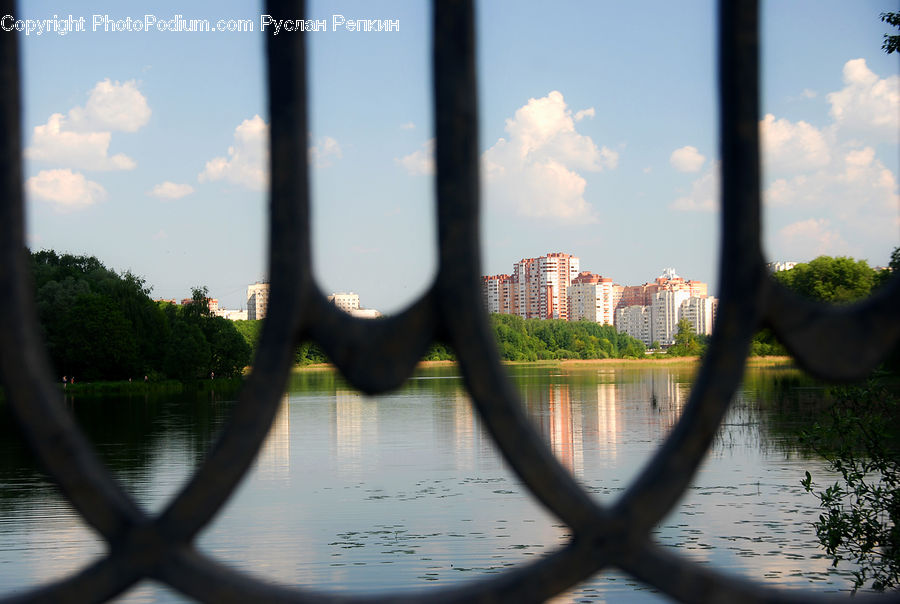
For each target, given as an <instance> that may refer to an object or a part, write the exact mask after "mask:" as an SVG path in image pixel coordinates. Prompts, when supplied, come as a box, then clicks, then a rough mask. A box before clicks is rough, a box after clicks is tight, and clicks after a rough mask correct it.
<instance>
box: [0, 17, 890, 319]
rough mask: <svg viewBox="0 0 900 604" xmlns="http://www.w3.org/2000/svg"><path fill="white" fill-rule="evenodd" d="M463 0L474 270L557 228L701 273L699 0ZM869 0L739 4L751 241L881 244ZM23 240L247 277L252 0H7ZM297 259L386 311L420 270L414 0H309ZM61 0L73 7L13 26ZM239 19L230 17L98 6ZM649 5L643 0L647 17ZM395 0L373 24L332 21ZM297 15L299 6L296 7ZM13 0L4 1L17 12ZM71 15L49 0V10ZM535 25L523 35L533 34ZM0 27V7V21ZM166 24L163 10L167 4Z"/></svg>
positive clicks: (234, 281)
mask: <svg viewBox="0 0 900 604" xmlns="http://www.w3.org/2000/svg"><path fill="white" fill-rule="evenodd" d="M476 7H477V22H476V24H477V36H478V40H477V41H478V69H479V72H478V73H479V82H478V83H479V110H480V116H479V117H480V131H479V139H480V141H479V151H480V153H481V178H482V181H481V194H482V220H481V229H482V241H483V252H482V258H483V266H482V267H481V272H482V274H486V275H487V274H498V273H500V272H505V271H507V270H509V265H510V262H514V261H516V260H518V259H520V258H533V257H536V256H538V255H540V254H544V253H545V252H546V251H547V250H571V252H572V253H575V254H577V255H578V256H579V257H580V260H581V263H582V265H583V266H585V267H591V270H594V271H599V272H602V273H603V275H604V276H608V277H611V278H612V279H614V280H615V281H617V282H619V283H640V282H643V281H646V280H647V279H652V278H653V276H655V275H656V274H658V271H659V270H660V269H661V268H663V267H665V266H675V267H678V269H679V271H681V272H682V274H686V275H690V276H691V277H692V278H695V279H699V280H702V281H704V282H707V283H709V286H710V293H715V291H716V289H717V285H718V282H717V279H718V276H717V275H716V269H717V256H718V254H717V245H718V237H719V235H718V209H717V206H718V201H717V191H718V170H719V154H718V142H717V134H716V129H717V101H716V94H717V93H716V48H715V14H716V9H715V3H714V2H712V1H711V0H709V1H699V0H698V1H697V2H692V3H678V4H674V3H666V2H651V3H649V4H647V3H641V4H633V3H631V4H626V3H617V4H615V5H609V4H608V3H597V2H574V1H572V2H566V1H562V2H559V3H554V4H553V5H548V4H547V3H543V2H535V1H524V2H523V1H516V2H513V1H512V0H495V1H492V2H479V3H477V4H476ZM895 9H896V6H894V5H892V4H890V3H886V2H880V1H873V0H862V1H860V2H855V3H846V2H839V1H837V0H822V1H816V2H813V1H812V0H798V1H797V2H779V3H776V2H770V3H765V4H764V5H763V7H762V21H761V24H762V35H763V45H762V53H763V54H762V73H763V79H762V98H761V112H760V113H761V114H760V129H761V132H762V134H763V139H764V142H763V152H764V156H763V182H762V185H763V190H764V214H763V216H764V227H765V228H764V236H763V237H764V242H763V243H764V248H765V251H766V252H767V255H768V257H769V260H773V261H776V260H777V261H795V262H802V261H809V260H811V259H812V258H814V257H816V256H818V255H821V254H828V255H832V256H835V255H848V256H853V257H855V258H858V259H865V260H867V261H868V262H869V264H870V265H872V266H875V265H886V264H887V263H888V258H889V255H890V252H891V250H892V249H893V248H894V247H895V246H897V244H898V241H900V209H898V206H900V196H898V185H897V180H898V166H900V157H898V137H900V75H898V62H897V56H896V55H894V56H887V55H885V54H884V52H883V51H882V49H881V44H882V36H883V35H884V34H885V33H887V32H889V31H890V30H891V28H890V27H889V26H887V25H886V24H884V23H882V22H881V21H880V19H879V15H880V13H881V12H883V11H888V10H895ZM19 10H20V13H21V14H16V15H12V16H11V19H9V20H6V21H4V22H3V30H0V35H14V36H17V37H18V40H19V42H20V46H21V52H22V68H23V74H24V77H23V133H22V134H23V148H24V157H25V166H24V167H25V173H24V177H25V189H26V196H27V202H28V203H27V235H28V244H29V245H30V246H31V247H32V248H34V249H43V248H47V249H55V250H57V251H59V252H68V253H74V254H88V255H93V256H97V257H98V258H100V259H101V260H102V261H103V262H104V263H105V264H106V265H107V266H109V267H111V268H114V269H116V270H120V271H123V270H130V271H132V272H133V273H135V274H137V275H140V276H142V277H144V278H145V279H146V281H147V283H148V284H150V285H152V286H153V293H152V295H153V296H154V297H162V298H176V299H180V298H182V297H184V296H185V295H187V294H188V292H190V288H191V287H192V286H197V285H206V286H207V287H208V288H209V291H210V295H212V296H214V297H216V298H218V299H219V301H220V304H221V305H222V306H223V307H226V308H238V307H240V306H241V305H246V301H245V300H244V296H245V294H246V287H247V285H248V284H250V283H253V282H254V281H258V280H262V279H265V278H266V276H267V267H266V245H267V234H266V228H267V221H266V207H267V196H266V195H267V194H266V187H267V182H268V165H267V157H268V151H267V149H266V141H267V137H268V128H269V117H268V115H267V113H266V111H267V104H266V99H265V72H264V69H263V50H264V36H265V35H273V34H272V32H271V31H270V32H269V33H267V34H263V33H261V32H260V26H261V24H262V22H261V20H260V15H259V13H260V12H261V6H260V4H259V3H252V4H250V5H247V4H246V3H243V2H238V1H237V0H222V1H219V2H210V1H200V0H198V1H197V2H194V3H191V4H190V5H189V6H188V5H185V4H184V3H183V2H178V1H176V0H161V1H158V2H154V3H149V2H131V3H128V5H127V7H126V6H125V5H123V4H122V3H121V2H117V1H115V0H92V1H91V2H89V3H84V4H79V5H77V7H76V6H73V5H72V4H71V3H67V2H63V1H62V0H34V1H30V2H28V3H22V5H21V6H20V8H19ZM308 11H309V16H310V18H313V19H318V20H325V21H326V22H327V23H328V27H327V28H326V30H324V31H315V32H305V33H303V34H300V33H297V32H294V33H290V32H281V33H279V34H278V35H305V36H307V42H308V44H309V90H310V132H309V148H308V151H309V163H310V172H311V183H312V185H311V193H312V199H313V203H312V227H313V235H312V237H313V241H312V244H313V258H312V262H313V267H314V270H315V272H316V275H317V278H318V280H319V286H320V289H321V290H322V291H326V292H328V291H333V292H341V291H350V290H352V291H355V292H359V293H360V295H361V297H362V298H364V299H365V301H366V306H369V307H371V308H376V309H378V310H381V311H383V312H387V313H390V312H396V311H397V310H399V309H402V308H403V307H405V306H406V305H407V304H409V303H410V302H412V301H413V300H414V299H415V298H416V297H417V296H418V295H420V294H421V293H423V292H424V291H425V290H426V289H427V288H428V286H429V284H430V282H431V279H432V276H433V273H434V271H435V268H436V267H435V264H436V253H435V248H436V245H435V239H436V229H435V225H434V221H435V218H434V216H435V211H434V174H433V172H434V164H433V149H434V140H433V137H434V134H433V127H432V125H431V123H432V119H433V116H432V107H431V75H430V67H429V61H430V32H429V29H430V8H429V6H428V3H423V2H420V1H418V0H396V1H393V2H390V3H376V2H371V1H362V0H352V1H351V0H334V1H331V2H324V1H321V0H318V1H316V0H313V1H311V2H310V3H309V8H308ZM70 14H71V15H72V16H73V20H74V19H78V18H80V17H84V18H85V23H86V27H85V29H86V30H85V31H71V32H69V33H66V34H65V35H60V34H59V33H55V32H53V31H44V32H43V33H42V34H41V35H36V34H35V33H32V34H30V35H26V34H25V32H24V31H21V32H20V31H16V30H15V28H14V27H12V26H11V25H10V24H14V23H15V22H18V21H23V20H26V19H44V20H46V19H51V20H52V19H53V18H54V15H57V16H58V18H59V19H67V18H68V16H69V15H70ZM95 15H99V16H100V17H101V19H100V22H101V23H103V22H104V21H103V19H102V17H107V18H108V19H107V21H106V22H110V20H112V21H115V20H119V19H126V18H127V17H130V18H132V19H134V20H137V18H138V17H140V18H141V19H144V18H145V16H146V15H150V16H152V17H153V18H155V19H156V22H157V23H159V22H169V21H170V20H174V21H172V22H178V17H179V16H180V18H181V19H183V20H187V21H185V22H189V21H190V20H192V19H206V20H209V21H210V22H211V23H213V24H215V23H217V22H219V21H222V20H224V21H225V22H228V21H232V20H235V21H236V20H242V21H246V22H250V23H252V24H254V27H255V30H254V31H253V32H247V31H244V32H236V31H235V32H228V31H220V32H191V31H158V29H157V28H151V30H150V31H120V32H112V31H107V30H105V29H104V28H103V27H100V28H99V29H96V30H95V29H93V27H92V24H93V23H94V18H93V17H94V16H95ZM648 15H652V19H651V18H649V17H648ZM335 16H340V17H341V18H342V19H345V20H350V19H356V18H358V19H363V18H365V19H387V20H391V21H397V22H398V23H399V27H398V29H396V30H394V31H381V32H374V31H372V32H360V31H350V30H349V29H348V28H346V27H343V26H341V27H337V26H334V24H335V23H336V21H335ZM298 17H300V16H299V15H298ZM23 22H24V21H23ZM73 22H74V21H73ZM535 28H540V30H541V35H542V36H543V37H544V38H545V40H546V43H544V44H539V45H536V44H534V30H535ZM7 29H11V30H12V31H6V30H7ZM176 29H177V28H176Z"/></svg>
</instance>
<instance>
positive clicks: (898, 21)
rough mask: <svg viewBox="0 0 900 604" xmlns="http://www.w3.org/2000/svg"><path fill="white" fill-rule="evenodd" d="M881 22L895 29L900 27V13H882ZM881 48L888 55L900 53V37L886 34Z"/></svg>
mask: <svg viewBox="0 0 900 604" xmlns="http://www.w3.org/2000/svg"><path fill="white" fill-rule="evenodd" d="M881 21H882V22H884V23H887V24H888V25H892V26H893V27H900V13H892V12H888V13H881ZM881 48H882V49H883V50H884V51H885V52H886V53H888V54H891V53H892V52H897V51H900V35H897V34H884V42H883V43H882V45H881Z"/></svg>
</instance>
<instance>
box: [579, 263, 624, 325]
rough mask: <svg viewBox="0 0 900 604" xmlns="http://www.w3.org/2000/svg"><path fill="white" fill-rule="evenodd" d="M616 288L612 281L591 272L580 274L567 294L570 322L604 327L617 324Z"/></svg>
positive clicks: (619, 287)
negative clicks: (582, 322) (597, 324)
mask: <svg viewBox="0 0 900 604" xmlns="http://www.w3.org/2000/svg"><path fill="white" fill-rule="evenodd" d="M616 288H618V289H619V291H621V286H616V285H614V284H613V282H612V279H610V278H608V277H601V276H600V275H595V274H593V273H590V272H581V273H578V276H577V277H575V278H574V279H572V284H571V285H569V289H568V292H567V297H568V302H569V320H570V321H582V320H584V321H593V322H595V323H600V324H602V325H613V323H614V322H615V308H616V306H615V304H616V296H615V290H616Z"/></svg>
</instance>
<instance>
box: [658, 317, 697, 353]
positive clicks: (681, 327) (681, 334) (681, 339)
mask: <svg viewBox="0 0 900 604" xmlns="http://www.w3.org/2000/svg"><path fill="white" fill-rule="evenodd" d="M702 353H703V346H702V345H701V344H700V338H699V337H698V336H697V334H696V333H695V332H694V326H693V325H691V322H690V321H688V320H687V319H685V318H681V319H679V320H678V324H677V331H676V332H675V343H674V344H673V345H672V346H669V349H668V350H667V351H666V354H669V355H671V356H676V357H692V356H699V355H700V354H702Z"/></svg>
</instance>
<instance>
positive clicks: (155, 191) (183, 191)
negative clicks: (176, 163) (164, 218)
mask: <svg viewBox="0 0 900 604" xmlns="http://www.w3.org/2000/svg"><path fill="white" fill-rule="evenodd" d="M193 192H194V187H192V186H191V185H186V184H178V183H174V182H170V181H168V180H167V181H165V182H161V183H159V184H158V185H156V186H155V187H153V188H152V189H150V190H149V191H148V192H147V195H151V196H153V197H158V198H160V199H181V198H182V197H184V196H186V195H190V194H191V193H193Z"/></svg>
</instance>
